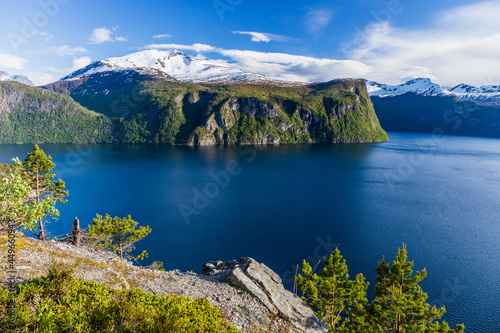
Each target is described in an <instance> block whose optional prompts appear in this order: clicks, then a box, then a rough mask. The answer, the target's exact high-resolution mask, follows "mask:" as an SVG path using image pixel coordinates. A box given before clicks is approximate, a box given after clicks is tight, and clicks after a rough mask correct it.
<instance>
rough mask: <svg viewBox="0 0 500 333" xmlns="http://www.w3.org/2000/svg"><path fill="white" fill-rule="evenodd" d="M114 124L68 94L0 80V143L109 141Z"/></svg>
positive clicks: (111, 137) (111, 138)
mask: <svg viewBox="0 0 500 333" xmlns="http://www.w3.org/2000/svg"><path fill="white" fill-rule="evenodd" d="M114 127H115V124H114V121H113V120H111V119H109V118H108V117H104V116H103V115H101V114H98V113H95V112H92V111H89V110H88V109H86V108H84V107H82V106H81V105H80V104H78V103H77V102H75V101H74V100H73V99H72V98H71V97H69V96H65V95H62V94H57V93H53V92H50V91H47V90H45V89H41V88H35V87H30V86H27V85H24V84H21V83H18V82H0V143H93V142H111V141H112V140H113V128H114Z"/></svg>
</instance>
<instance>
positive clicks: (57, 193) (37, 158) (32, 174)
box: [22, 145, 68, 240]
mask: <svg viewBox="0 0 500 333" xmlns="http://www.w3.org/2000/svg"><path fill="white" fill-rule="evenodd" d="M54 167H55V164H54V162H52V157H51V156H50V155H49V156H47V155H45V153H44V151H43V150H41V149H40V148H39V147H38V145H35V146H33V152H31V153H29V154H28V156H27V157H26V160H25V161H24V163H23V164H22V168H23V171H24V172H23V173H24V176H25V177H26V179H27V181H28V182H29V184H30V186H31V189H32V190H33V191H34V192H35V202H36V203H37V204H38V206H40V207H42V206H43V207H45V209H44V211H43V212H41V213H40V214H39V215H38V217H37V222H38V226H37V228H35V230H36V229H38V234H37V233H35V232H34V231H33V230H31V231H32V232H33V234H34V235H35V236H37V237H38V239H40V240H45V237H46V233H45V226H44V224H45V221H44V219H45V218H46V217H47V216H52V217H53V218H54V219H56V217H57V216H59V211H58V210H57V209H56V208H55V204H56V203H65V202H67V200H65V199H64V197H65V196H67V195H68V191H66V190H65V183H64V182H63V181H62V180H61V179H58V180H56V181H54V180H53V179H54V178H55V174H54V173H53V171H52V170H53V169H54Z"/></svg>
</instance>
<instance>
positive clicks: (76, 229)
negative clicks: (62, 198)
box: [71, 217, 82, 246]
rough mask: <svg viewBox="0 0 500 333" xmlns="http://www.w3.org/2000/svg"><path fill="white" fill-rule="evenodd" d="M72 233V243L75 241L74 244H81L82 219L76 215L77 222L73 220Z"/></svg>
mask: <svg viewBox="0 0 500 333" xmlns="http://www.w3.org/2000/svg"><path fill="white" fill-rule="evenodd" d="M71 233H72V237H71V243H73V245H75V246H80V242H81V240H82V234H81V230H80V220H78V217H75V222H73V230H72V231H71Z"/></svg>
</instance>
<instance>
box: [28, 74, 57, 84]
mask: <svg viewBox="0 0 500 333" xmlns="http://www.w3.org/2000/svg"><path fill="white" fill-rule="evenodd" d="M26 75H27V76H28V77H29V79H30V80H31V81H32V82H33V83H34V84H35V86H42V85H44V84H48V83H52V82H54V81H56V77H55V76H54V75H52V74H49V73H42V72H31V73H27V74H26Z"/></svg>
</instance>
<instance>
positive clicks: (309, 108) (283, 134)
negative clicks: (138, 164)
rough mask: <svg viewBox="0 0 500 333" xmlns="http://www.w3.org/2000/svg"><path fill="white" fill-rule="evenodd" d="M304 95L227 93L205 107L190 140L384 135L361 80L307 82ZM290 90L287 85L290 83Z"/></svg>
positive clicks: (330, 139)
mask: <svg viewBox="0 0 500 333" xmlns="http://www.w3.org/2000/svg"><path fill="white" fill-rule="evenodd" d="M307 88H308V89H310V91H308V92H307V94H305V96H304V97H303V99H302V100H300V99H299V100H295V99H293V98H286V97H285V98H276V97H274V98H265V97H264V98H262V97H261V98H257V97H231V98H228V99H226V100H224V101H223V102H222V103H221V104H220V105H219V107H216V108H213V109H208V110H205V113H204V115H203V117H202V123H201V125H200V126H198V127H197V128H196V129H195V131H194V133H193V135H191V136H189V137H188V140H187V143H188V144H197V145H213V144H281V143H354V142H377V141H384V140H387V139H388V138H387V135H386V133H385V132H384V130H383V129H382V128H381V127H380V123H379V121H378V119H377V116H376V114H375V111H374V108H373V105H372V104H371V101H370V99H369V97H368V94H367V92H366V87H365V85H364V82H363V81H356V80H342V81H333V82H329V83H325V84H322V85H313V86H309V87H307ZM288 89H290V88H288Z"/></svg>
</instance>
